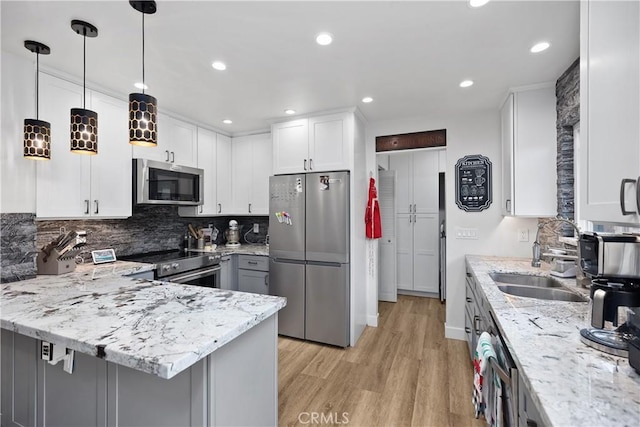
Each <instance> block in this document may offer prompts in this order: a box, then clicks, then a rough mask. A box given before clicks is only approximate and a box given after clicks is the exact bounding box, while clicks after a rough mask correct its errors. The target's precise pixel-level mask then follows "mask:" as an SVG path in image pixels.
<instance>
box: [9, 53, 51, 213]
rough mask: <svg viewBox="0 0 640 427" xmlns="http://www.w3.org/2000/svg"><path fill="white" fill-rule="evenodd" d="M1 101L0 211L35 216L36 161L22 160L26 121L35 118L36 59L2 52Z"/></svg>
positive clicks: (42, 118)
mask: <svg viewBox="0 0 640 427" xmlns="http://www.w3.org/2000/svg"><path fill="white" fill-rule="evenodd" d="M41 59H42V58H41ZM1 98H2V115H1V122H0V127H1V128H2V130H1V132H2V133H1V134H0V135H1V137H0V212H2V213H16V212H23V213H26V212H33V213H35V211H36V163H37V161H34V160H26V159H23V158H22V140H23V125H24V119H35V118H36V111H35V56H34V59H33V60H32V61H29V60H26V59H23V58H20V57H18V56H16V55H14V54H11V53H7V52H4V51H3V52H2V96H1ZM40 119H41V120H47V118H46V117H40Z"/></svg>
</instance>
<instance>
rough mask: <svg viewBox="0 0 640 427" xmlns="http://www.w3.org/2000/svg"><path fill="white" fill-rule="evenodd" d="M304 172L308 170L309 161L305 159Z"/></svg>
mask: <svg viewBox="0 0 640 427" xmlns="http://www.w3.org/2000/svg"><path fill="white" fill-rule="evenodd" d="M304 170H307V159H304Z"/></svg>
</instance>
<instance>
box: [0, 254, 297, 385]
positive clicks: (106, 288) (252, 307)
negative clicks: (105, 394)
mask: <svg viewBox="0 0 640 427" xmlns="http://www.w3.org/2000/svg"><path fill="white" fill-rule="evenodd" d="M152 268H153V264H140V263H135V262H127V261H117V262H116V263H114V264H109V265H105V266H93V265H88V264H84V265H78V266H77V268H76V271H75V272H73V273H68V274H63V275H59V276H43V275H41V276H38V277H37V278H35V279H30V280H24V281H19V282H13V283H7V284H2V287H1V289H2V292H1V295H0V296H1V301H0V302H1V306H0V326H1V327H2V328H3V329H7V330H10V331H13V332H16V333H19V334H22V335H26V336H29V337H32V338H37V339H42V340H45V341H49V342H52V343H54V344H59V345H63V346H65V347H67V348H69V349H73V350H76V351H79V352H81V353H85V354H89V355H93V356H97V357H100V358H103V359H104V360H106V361H109V362H113V363H117V364H119V365H123V366H128V367H130V368H133V369H137V370H139V371H143V372H147V373H150V374H153V375H157V376H159V377H161V378H171V377H173V376H175V375H176V374H178V373H180V372H181V371H183V370H185V369H187V368H189V367H190V366H191V365H193V364H194V363H196V362H197V361H199V360H201V359H203V358H205V357H206V356H208V355H209V354H211V353H212V352H213V351H215V350H216V349H218V348H220V347H222V346H223V345H225V344H226V343H228V342H229V341H231V340H232V339H234V338H236V337H237V336H239V335H241V334H242V333H244V332H245V331H247V330H248V329H250V328H252V327H253V326H255V325H257V324H259V323H260V322H262V321H263V320H265V319H267V318H268V317H270V316H271V315H273V314H274V313H276V312H277V311H278V310H280V309H281V308H283V307H284V306H285V305H286V299H285V298H281V297H275V296H269V295H259V294H250V293H244V292H236V291H225V290H220V289H212V288H203V287H196V286H189V285H181V284H174V283H167V282H160V281H146V280H141V279H132V278H128V277H123V276H124V275H127V274H132V273H137V272H144V271H150V270H151V269H152Z"/></svg>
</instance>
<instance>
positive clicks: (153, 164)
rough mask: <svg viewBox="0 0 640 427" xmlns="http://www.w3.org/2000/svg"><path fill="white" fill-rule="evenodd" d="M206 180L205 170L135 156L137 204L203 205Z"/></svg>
mask: <svg viewBox="0 0 640 427" xmlns="http://www.w3.org/2000/svg"><path fill="white" fill-rule="evenodd" d="M203 183H204V171H203V170H202V169H197V168H191V167H187V166H179V165H176V164H173V163H167V162H158V161H155V160H148V159H133V201H134V203H135V204H137V205H180V206H195V205H201V204H202V203H203V195H204V189H203Z"/></svg>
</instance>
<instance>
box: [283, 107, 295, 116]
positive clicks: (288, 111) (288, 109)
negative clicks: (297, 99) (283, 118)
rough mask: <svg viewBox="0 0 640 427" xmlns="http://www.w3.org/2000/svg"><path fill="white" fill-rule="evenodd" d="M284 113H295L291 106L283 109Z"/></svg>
mask: <svg viewBox="0 0 640 427" xmlns="http://www.w3.org/2000/svg"><path fill="white" fill-rule="evenodd" d="M284 113H285V114H289V115H291V114H295V113H296V110H292V109H291V108H287V109H286V110H284Z"/></svg>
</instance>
